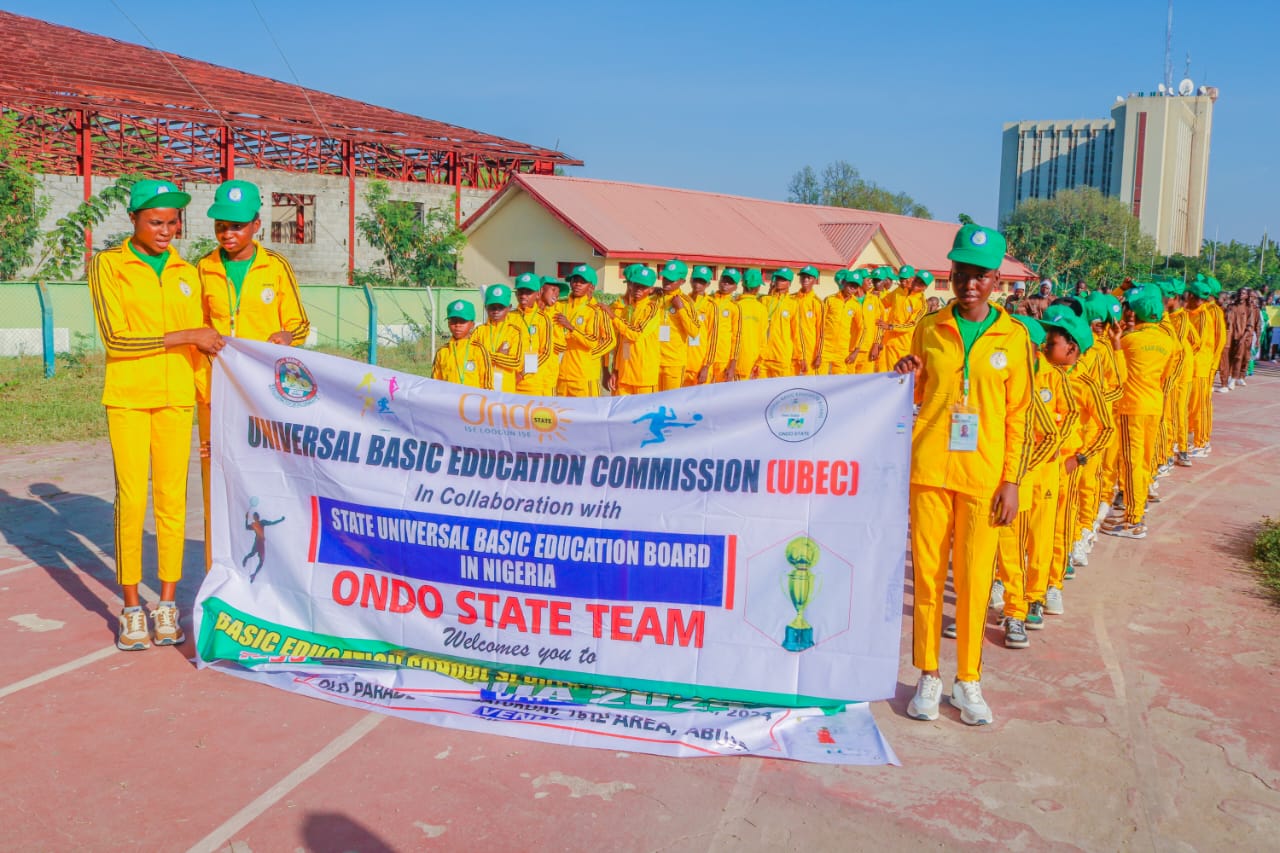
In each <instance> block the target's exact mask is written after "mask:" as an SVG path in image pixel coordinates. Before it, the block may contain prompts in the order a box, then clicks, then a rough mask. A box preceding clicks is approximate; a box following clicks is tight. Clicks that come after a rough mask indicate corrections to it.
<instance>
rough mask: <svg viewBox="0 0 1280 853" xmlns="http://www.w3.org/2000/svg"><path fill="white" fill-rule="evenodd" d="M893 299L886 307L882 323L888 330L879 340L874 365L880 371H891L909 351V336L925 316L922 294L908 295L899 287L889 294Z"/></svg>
mask: <svg viewBox="0 0 1280 853" xmlns="http://www.w3.org/2000/svg"><path fill="white" fill-rule="evenodd" d="M889 295H890V296H891V297H893V299H892V301H891V302H890V303H889V305H888V306H887V309H886V312H885V317H884V321H885V322H886V323H888V324H889V328H887V329H885V330H884V337H883V338H882V339H881V343H882V346H881V350H880V357H879V358H878V359H876V364H877V365H878V366H879V367H880V369H881V370H892V369H893V366H894V365H895V364H897V363H898V361H899V360H901V359H902V357H903V356H905V355H906V354H907V353H908V352H909V351H910V350H911V334H912V332H914V331H915V328H916V324H917V323H919V322H920V320H921V318H923V317H924V314H925V299H924V293H923V292H920V293H909V292H908V291H906V290H904V289H902V288H901V287H900V288H898V289H897V290H895V291H893V293H891V294H889Z"/></svg>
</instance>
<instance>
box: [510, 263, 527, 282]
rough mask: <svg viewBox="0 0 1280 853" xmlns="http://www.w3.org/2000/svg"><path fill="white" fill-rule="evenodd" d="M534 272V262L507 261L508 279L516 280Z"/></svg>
mask: <svg viewBox="0 0 1280 853" xmlns="http://www.w3.org/2000/svg"><path fill="white" fill-rule="evenodd" d="M527 272H533V261H507V277H508V278H515V277H516V276H518V275H524V274H525V273H527Z"/></svg>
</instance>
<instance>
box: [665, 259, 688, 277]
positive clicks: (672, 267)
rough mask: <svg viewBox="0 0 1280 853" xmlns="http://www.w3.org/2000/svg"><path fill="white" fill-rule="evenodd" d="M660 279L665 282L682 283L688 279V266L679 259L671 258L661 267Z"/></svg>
mask: <svg viewBox="0 0 1280 853" xmlns="http://www.w3.org/2000/svg"><path fill="white" fill-rule="evenodd" d="M662 277H663V278H665V279H666V280H667V281H684V280H685V279H686V278H688V277H689V265H688V264H686V263H685V262H684V261H682V260H680V259H679V258H672V259H671V260H669V261H667V262H666V263H665V264H663V265H662Z"/></svg>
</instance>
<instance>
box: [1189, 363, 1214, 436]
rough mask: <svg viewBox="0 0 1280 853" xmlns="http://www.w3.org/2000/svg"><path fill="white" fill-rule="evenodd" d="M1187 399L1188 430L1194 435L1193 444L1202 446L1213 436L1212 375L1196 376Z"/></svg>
mask: <svg viewBox="0 0 1280 853" xmlns="http://www.w3.org/2000/svg"><path fill="white" fill-rule="evenodd" d="M1190 396H1191V399H1190V400H1189V401H1188V409H1189V410H1190V412H1189V418H1188V420H1189V423H1188V427H1187V428H1188V430H1189V431H1190V432H1191V433H1192V434H1193V435H1194V436H1195V442H1194V445H1195V446H1196V447H1204V446H1205V445H1206V444H1208V443H1209V439H1210V438H1212V437H1213V377H1212V376H1197V377H1196V378H1195V379H1194V380H1192V383H1191V395H1190Z"/></svg>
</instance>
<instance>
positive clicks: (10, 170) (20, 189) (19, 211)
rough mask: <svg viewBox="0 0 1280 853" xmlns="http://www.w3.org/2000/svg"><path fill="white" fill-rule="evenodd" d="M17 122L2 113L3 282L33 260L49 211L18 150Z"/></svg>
mask: <svg viewBox="0 0 1280 853" xmlns="http://www.w3.org/2000/svg"><path fill="white" fill-rule="evenodd" d="M15 124H16V121H15V120H14V118H13V117H12V116H0V281H5V280H8V279H12V278H14V277H15V276H17V275H18V273H19V272H20V271H21V270H22V269H24V268H25V267H26V266H27V265H28V264H30V263H31V250H32V249H33V248H34V247H35V245H36V242H37V241H38V240H39V239H40V220H41V219H43V218H44V215H45V214H46V213H48V212H49V199H48V198H47V197H46V196H43V195H41V194H40V192H39V183H38V182H37V180H36V176H35V175H34V174H32V172H31V169H30V168H29V167H28V166H27V164H26V162H25V161H24V160H23V158H22V157H21V155H20V154H19V153H18V150H17V129H16V127H15Z"/></svg>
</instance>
